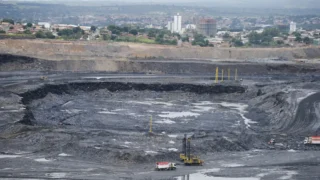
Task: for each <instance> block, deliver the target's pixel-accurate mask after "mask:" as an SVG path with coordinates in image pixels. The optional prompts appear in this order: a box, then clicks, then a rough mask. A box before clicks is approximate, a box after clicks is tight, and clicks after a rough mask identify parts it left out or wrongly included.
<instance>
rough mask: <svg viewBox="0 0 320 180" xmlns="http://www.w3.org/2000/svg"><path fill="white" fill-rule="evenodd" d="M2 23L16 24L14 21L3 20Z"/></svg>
mask: <svg viewBox="0 0 320 180" xmlns="http://www.w3.org/2000/svg"><path fill="white" fill-rule="evenodd" d="M2 22H7V23H10V24H14V21H13V20H12V19H6V18H5V19H2Z"/></svg>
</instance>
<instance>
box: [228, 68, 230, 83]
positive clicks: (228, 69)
mask: <svg viewBox="0 0 320 180" xmlns="http://www.w3.org/2000/svg"><path fill="white" fill-rule="evenodd" d="M228 80H229V81H230V68H229V69H228Z"/></svg>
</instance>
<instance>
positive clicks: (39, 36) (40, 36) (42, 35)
mask: <svg viewBox="0 0 320 180" xmlns="http://www.w3.org/2000/svg"><path fill="white" fill-rule="evenodd" d="M36 38H46V35H45V34H44V32H43V31H38V32H37V33H36Z"/></svg>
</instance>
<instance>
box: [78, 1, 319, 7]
mask: <svg viewBox="0 0 320 180" xmlns="http://www.w3.org/2000/svg"><path fill="white" fill-rule="evenodd" d="M75 1H77V0H75ZM90 1H91V0H90ZM99 1H114V0H99ZM118 2H126V3H128V2H139V3H142V2H144V3H165V4H181V3H193V4H197V5H204V6H207V5H210V6H229V7H241V8H245V7H262V8H266V7H272V8H277V7H280V8H292V7H295V8H296V7H299V8H320V0H118Z"/></svg>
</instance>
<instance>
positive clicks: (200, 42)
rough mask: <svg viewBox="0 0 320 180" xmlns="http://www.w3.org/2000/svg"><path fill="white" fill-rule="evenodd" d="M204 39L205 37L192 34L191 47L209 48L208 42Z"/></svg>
mask: <svg viewBox="0 0 320 180" xmlns="http://www.w3.org/2000/svg"><path fill="white" fill-rule="evenodd" d="M205 39H206V37H205V36H204V35H202V34H194V40H193V41H192V45H193V46H201V47H206V46H209V41H208V40H205Z"/></svg>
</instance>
